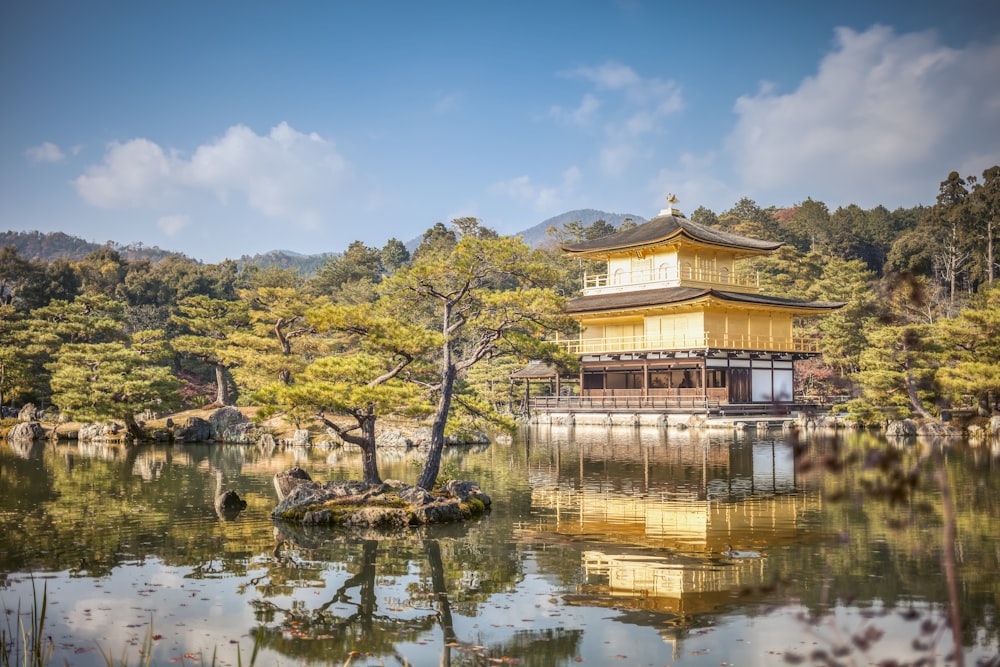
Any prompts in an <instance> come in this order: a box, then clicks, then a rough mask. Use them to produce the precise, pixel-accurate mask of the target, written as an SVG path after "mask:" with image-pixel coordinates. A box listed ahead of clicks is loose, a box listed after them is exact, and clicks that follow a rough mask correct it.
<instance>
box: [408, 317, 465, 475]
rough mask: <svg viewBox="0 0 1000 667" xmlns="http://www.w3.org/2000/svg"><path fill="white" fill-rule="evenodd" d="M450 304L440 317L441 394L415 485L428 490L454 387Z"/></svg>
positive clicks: (438, 461) (441, 446)
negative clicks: (425, 459) (441, 337)
mask: <svg viewBox="0 0 1000 667" xmlns="http://www.w3.org/2000/svg"><path fill="white" fill-rule="evenodd" d="M450 329H451V304H450V303H445V306H444V313H443V314H442V317H441V333H443V334H444V343H443V344H442V345H441V396H440V397H439V398H438V403H437V407H436V408H435V409H434V423H433V424H432V425H431V448H430V451H429V452H427V462H426V463H424V469H423V472H421V473H420V479H419V480H418V481H417V486H419V487H420V488H422V489H424V490H427V491H430V490H431V489H433V488H434V483H435V482H437V476H438V472H439V471H440V470H441V452H442V450H443V449H444V427H445V425H446V424H447V423H448V413H449V412H450V411H451V394H452V391H454V389H455V374H456V370H455V363H454V362H453V361H452V359H451V355H452V350H451V331H450Z"/></svg>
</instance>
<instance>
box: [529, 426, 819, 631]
mask: <svg viewBox="0 0 1000 667" xmlns="http://www.w3.org/2000/svg"><path fill="white" fill-rule="evenodd" d="M542 428H545V430H546V434H545V435H546V437H548V438H550V442H552V443H553V446H552V447H551V448H550V449H546V450H545V451H544V452H542V453H541V454H537V455H535V456H533V457H531V463H530V474H531V483H532V516H531V520H530V521H529V522H525V523H523V524H522V525H521V527H520V528H521V530H520V537H521V538H522V539H523V540H524V541H526V542H529V543H534V544H540V545H544V544H546V543H554V542H558V543H560V544H564V545H565V544H571V545H574V546H576V547H577V548H579V550H580V553H581V557H580V567H581V569H582V571H583V573H584V575H585V580H586V583H585V584H583V585H581V586H579V588H578V593H579V595H580V596H581V600H580V601H581V602H584V601H585V603H586V604H588V605H592V604H595V603H596V604H608V605H614V606H625V607H630V608H633V609H642V610H647V611H655V612H661V613H669V614H672V615H678V616H687V615H690V614H697V613H699V612H706V611H710V610H712V609H715V608H717V607H719V606H720V605H723V604H726V603H728V602H732V601H733V599H734V598H735V597H736V596H738V595H742V594H745V593H748V592H752V591H753V590H758V591H759V590H760V589H761V588H762V587H766V586H767V585H769V584H771V583H773V582H771V581H768V576H769V575H768V572H767V570H766V562H767V553H768V551H770V550H773V549H775V548H779V547H781V546H782V545H788V544H792V543H795V542H797V541H799V540H801V534H802V530H801V525H802V522H803V521H804V520H805V519H806V518H807V517H809V516H810V515H812V514H814V513H815V512H817V511H818V510H819V509H820V508H821V506H822V499H821V496H820V491H819V489H818V488H813V489H810V488H807V485H806V484H805V483H804V482H802V481H800V480H798V479H797V478H796V474H795V466H794V460H793V450H792V447H791V445H790V444H789V443H787V442H785V441H784V440H782V439H781V438H777V439H768V440H760V439H757V438H750V437H745V436H743V435H742V434H739V433H736V434H725V435H719V436H713V437H706V436H705V435H704V434H702V433H698V432H695V431H686V432H674V431H670V432H667V431H665V430H653V429H615V428H610V429H609V428H594V429H587V428H581V427H542ZM770 576H773V575H770Z"/></svg>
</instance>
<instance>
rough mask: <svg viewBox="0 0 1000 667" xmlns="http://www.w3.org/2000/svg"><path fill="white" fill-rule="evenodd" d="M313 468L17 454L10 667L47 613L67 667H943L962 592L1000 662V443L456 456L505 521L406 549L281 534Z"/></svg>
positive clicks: (713, 438)
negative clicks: (232, 506) (27, 632)
mask: <svg viewBox="0 0 1000 667" xmlns="http://www.w3.org/2000/svg"><path fill="white" fill-rule="evenodd" d="M422 458H423V454H422V453H421V452H420V451H418V450H408V451H386V452H382V454H381V458H380V470H381V472H382V475H383V477H384V478H387V479H388V478H395V479H401V480H403V481H406V482H410V483H412V482H414V481H415V480H416V478H417V476H418V474H419V472H420V465H421V463H422ZM296 464H297V465H300V466H302V467H303V468H305V469H306V470H308V471H309V472H310V474H311V475H312V476H313V477H314V478H315V479H320V480H326V479H346V478H355V479H356V478H358V477H359V476H360V455H359V454H358V453H357V452H356V451H350V450H339V449H338V450H322V449H318V448H313V449H279V450H275V451H262V450H260V449H257V448H256V447H246V446H229V445H183V446H182V445H175V446H140V447H123V446H118V445H84V444H78V443H59V444H51V443H36V444H34V445H33V446H27V447H21V446H18V447H14V446H12V445H10V444H7V443H4V444H2V445H0V607H2V608H3V609H4V610H5V614H4V616H3V618H2V619H0V634H3V635H4V637H5V639H6V640H7V642H8V644H7V647H8V650H13V651H14V653H13V654H11V653H8V656H9V657H8V662H9V663H10V664H21V658H20V656H21V654H20V653H18V652H17V651H20V650H21V649H20V648H18V647H17V646H15V645H13V644H11V642H12V641H13V640H14V639H16V638H19V637H20V634H21V630H20V628H21V627H22V626H23V627H26V628H30V627H31V624H32V613H31V612H32V610H33V609H34V610H35V611H38V610H39V608H40V606H41V602H42V601H43V600H44V602H45V612H46V616H45V620H44V628H43V634H44V636H46V637H49V638H51V649H52V651H53V654H52V656H51V660H50V663H51V664H53V665H63V664H70V665H83V666H88V665H107V664H109V662H110V661H113V662H114V664H116V665H117V664H123V663H128V664H146V663H145V661H146V659H147V658H149V659H150V660H149V662H150V664H162V665H167V664H188V665H203V664H204V665H208V664H216V665H237V664H243V665H247V664H251V662H252V661H253V662H255V664H258V665H303V664H309V665H316V664H331V665H344V664H351V665H418V666H419V665H490V664H521V665H545V666H551V665H570V664H577V663H583V664H591V665H615V664H621V665H654V666H659V667H662V666H663V665H674V666H677V665H684V666H688V665H704V666H707V665H712V666H718V665H772V664H797V663H803V664H834V663H833V661H834V660H837V661H840V662H841V663H842V664H858V665H867V664H879V662H880V661H883V660H890V659H892V660H897V661H899V663H904V662H916V661H917V660H918V659H920V658H927V659H928V660H929V661H930V662H927V663H925V664H938V665H943V664H956V660H955V656H953V655H951V654H952V650H953V636H952V632H951V627H950V626H949V621H950V618H949V615H948V612H949V609H951V605H950V604H949V599H950V597H953V598H954V599H956V600H957V602H958V605H957V612H958V613H957V615H956V621H957V622H958V623H960V628H961V630H960V632H961V642H962V656H961V657H962V658H963V659H964V661H965V664H966V665H973V664H1000V662H995V660H996V656H997V654H998V646H1000V645H998V639H1000V617H998V609H997V600H998V599H1000V577H998V576H997V575H998V573H1000V529H998V526H1000V449H998V448H997V447H996V446H993V447H992V448H991V447H989V446H985V447H984V446H979V447H974V446H970V445H969V444H967V443H963V442H961V441H958V442H950V443H927V442H916V441H914V442H907V443H902V444H896V445H893V446H889V445H887V444H886V442H885V441H884V440H881V439H879V438H878V437H876V436H873V435H871V434H864V433H849V434H837V435H830V434H827V435H823V436H819V435H815V436H810V437H807V436H806V435H804V434H799V435H785V434H782V433H781V432H780V431H771V432H770V433H768V434H757V433H756V432H752V433H751V432H735V433H731V432H700V431H694V430H673V429H670V430H664V429H655V428H648V429H647V428H641V429H640V428H625V427H609V428H597V427H580V426H578V427H575V428H574V427H560V426H538V427H525V428H524V429H522V430H521V431H520V432H519V433H518V434H517V435H516V437H515V438H514V440H513V442H512V443H510V444H493V445H490V446H488V447H478V448H456V449H451V450H449V451H448V452H446V456H445V459H444V462H443V465H442V474H443V476H447V477H453V478H460V479H469V480H477V481H479V482H480V483H481V484H482V487H483V489H484V490H485V491H486V492H487V493H489V494H490V496H491V497H492V499H493V509H492V512H490V513H489V514H488V515H487V516H485V517H484V518H483V519H481V520H479V521H476V522H472V523H470V524H467V525H461V526H439V527H427V528H421V529H414V530H412V531H409V532H407V533H405V534H380V533H377V532H372V531H368V532H350V533H345V532H341V531H338V530H330V529H326V528H323V529H304V528H302V527H297V526H290V525H283V524H278V523H275V522H273V521H272V520H271V519H270V517H269V513H270V510H271V509H272V508H273V506H274V505H275V503H276V496H275V492H274V489H273V486H272V477H273V476H274V474H275V473H276V472H278V471H281V470H285V469H287V468H289V467H291V466H292V465H296ZM939 472H940V473H943V474H939ZM228 489H233V490H236V491H238V492H239V493H240V495H241V496H243V497H244V498H245V499H246V500H247V502H248V507H247V509H246V510H244V511H243V513H242V514H240V515H239V516H238V517H237V518H236V519H234V520H231V521H224V520H222V519H220V518H219V517H218V516H217V515H216V513H215V509H214V506H213V499H214V497H215V495H216V494H217V493H219V492H220V490H228ZM943 491H946V492H948V494H949V495H950V498H951V501H952V502H950V503H948V502H944V501H945V499H946V498H947V496H943V495H942V494H943ZM952 508H953V510H954V511H953V512H952ZM949 518H953V524H954V526H955V527H956V534H955V537H954V545H953V547H954V548H953V550H950V551H949V550H945V549H944V548H943V545H944V544H945V543H946V539H947V538H946V535H945V527H946V526H947V525H948V524H949V522H948V519H949ZM949 552H952V553H954V554H955V559H954V566H955V568H954V572H955V576H954V578H953V584H954V585H953V586H949V579H948V577H947V576H946V575H947V574H948V568H947V567H946V559H943V555H944V554H946V553H949ZM949 591H950V592H949ZM255 650H256V651H257V654H256V656H254V651H255ZM144 651H151V653H145V654H144V653H143V652H144ZM885 664H896V663H888V662H887V663H885Z"/></svg>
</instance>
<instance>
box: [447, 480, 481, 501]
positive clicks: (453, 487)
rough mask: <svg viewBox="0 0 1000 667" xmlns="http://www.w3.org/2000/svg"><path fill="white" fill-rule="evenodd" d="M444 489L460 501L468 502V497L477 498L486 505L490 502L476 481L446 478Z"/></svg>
mask: <svg viewBox="0 0 1000 667" xmlns="http://www.w3.org/2000/svg"><path fill="white" fill-rule="evenodd" d="M444 488H445V491H447V492H448V493H450V494H451V495H453V496H455V497H456V498H458V499H459V500H460V501H461V502H463V503H466V502H469V498H478V499H479V500H481V501H482V502H483V504H484V505H485V506H486V507H489V506H490V505H491V504H492V501H491V500H490V497H489V496H488V495H486V494H485V493H483V491H482V489H480V488H479V484H478V483H477V482H460V481H458V480H455V479H450V480H448V483H447V484H445V487H444Z"/></svg>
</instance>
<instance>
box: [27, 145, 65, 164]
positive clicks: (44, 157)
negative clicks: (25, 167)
mask: <svg viewBox="0 0 1000 667" xmlns="http://www.w3.org/2000/svg"><path fill="white" fill-rule="evenodd" d="M24 154H25V155H26V156H27V157H28V159H29V160H31V161H32V162H62V161H63V160H65V159H66V154H65V153H63V152H62V149H60V148H59V147H58V146H56V145H55V144H54V143H52V142H51V141H46V142H45V143H43V144H40V145H38V146H32V147H31V148H29V149H28V150H26V151H24Z"/></svg>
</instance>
